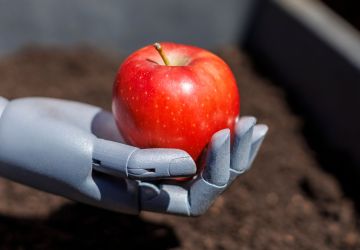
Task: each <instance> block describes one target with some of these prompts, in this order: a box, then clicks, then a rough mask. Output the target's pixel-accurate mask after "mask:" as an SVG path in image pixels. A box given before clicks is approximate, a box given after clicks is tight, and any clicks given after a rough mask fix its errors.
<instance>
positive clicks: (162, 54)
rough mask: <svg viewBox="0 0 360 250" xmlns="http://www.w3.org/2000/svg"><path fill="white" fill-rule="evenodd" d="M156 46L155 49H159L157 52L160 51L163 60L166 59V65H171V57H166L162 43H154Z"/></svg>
mask: <svg viewBox="0 0 360 250" xmlns="http://www.w3.org/2000/svg"><path fill="white" fill-rule="evenodd" d="M154 47H155V49H156V50H157V52H159V54H160V56H161V58H162V60H163V61H164V63H165V65H166V66H170V61H169V59H168V58H167V57H166V55H165V53H164V51H163V49H162V47H161V44H160V43H154Z"/></svg>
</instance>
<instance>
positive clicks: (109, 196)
mask: <svg viewBox="0 0 360 250" xmlns="http://www.w3.org/2000/svg"><path fill="white" fill-rule="evenodd" d="M249 119H250V121H251V123H252V125H248V124H247V123H246V122H245V125H247V127H246V126H245V125H242V122H241V121H243V119H241V120H240V122H239V123H238V127H240V128H237V135H236V140H235V143H234V147H233V150H232V153H230V141H229V135H228V134H229V132H228V131H227V130H223V131H219V132H218V133H216V134H215V135H214V137H213V140H212V142H211V144H210V147H209V150H208V151H209V153H208V156H207V161H206V164H207V165H206V167H205V172H203V173H201V174H199V175H198V177H197V178H195V179H193V180H191V181H187V182H173V183H169V181H165V180H163V181H161V182H158V183H161V184H159V185H155V184H154V182H150V181H151V180H154V179H159V178H171V177H179V176H192V175H194V173H195V171H196V166H195V163H194V162H193V160H192V159H191V157H190V156H189V155H188V154H187V153H186V152H184V151H182V150H177V149H138V148H136V147H132V146H129V145H125V144H124V143H123V141H122V137H121V135H120V134H119V133H118V131H117V128H116V125H115V122H114V120H113V118H112V115H111V113H109V112H106V111H103V110H101V109H100V108H98V107H94V106H90V105H87V104H82V103H77V102H71V101H64V100H57V99H50V98H23V99H17V100H13V101H11V102H7V100H5V99H3V98H0V175H1V176H3V177H6V178H9V179H12V180H14V181H17V182H20V183H23V184H26V185H29V186H32V187H35V188H38V189H41V190H44V191H47V192H51V193H55V194H58V195H62V196H65V197H68V198H70V199H73V200H77V201H80V202H84V203H88V204H91V205H94V206H98V207H102V208H106V209H109V210H113V211H118V212H124V213H132V214H136V213H139V212H140V211H141V210H147V211H155V212H161V213H174V214H182V215H187V216H194V215H199V214H201V213H204V212H205V211H206V209H207V208H208V207H209V206H210V204H211V203H212V201H213V200H214V199H215V198H216V197H217V196H218V195H219V194H220V193H221V192H222V191H223V190H224V189H225V188H226V187H227V186H228V185H229V183H230V182H231V181H233V179H235V177H236V176H238V175H239V174H241V173H243V172H244V171H245V170H246V169H247V168H248V167H249V166H250V164H251V162H252V160H253V158H254V156H255V155H256V152H257V150H258V147H259V146H260V143H261V142H260V141H261V140H262V138H263V137H264V136H265V133H266V127H264V129H263V132H262V133H260V134H261V135H260V136H258V137H259V138H258V139H256V136H254V135H253V134H256V133H255V130H258V129H256V126H255V128H254V123H255V119H254V118H246V120H249ZM257 126H258V128H261V125H257ZM259 126H260V127H259ZM249 131H251V132H249ZM252 131H254V133H253V132H252ZM264 131H265V132H264ZM249 133H250V134H251V135H250V134H249ZM243 138H245V139H243ZM235 145H238V146H235ZM244 145H245V146H244ZM240 148H243V149H240ZM239 154H240V156H239ZM244 157H245V158H246V160H244ZM239 162H241V164H243V165H241V164H240V165H239ZM135 179H136V180H135Z"/></svg>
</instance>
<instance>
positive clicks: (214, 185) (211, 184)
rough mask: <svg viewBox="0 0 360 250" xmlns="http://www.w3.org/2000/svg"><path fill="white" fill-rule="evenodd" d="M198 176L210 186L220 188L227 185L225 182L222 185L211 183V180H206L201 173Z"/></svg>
mask: <svg viewBox="0 0 360 250" xmlns="http://www.w3.org/2000/svg"><path fill="white" fill-rule="evenodd" d="M200 177H201V179H202V180H203V181H204V182H205V183H207V184H209V185H210V186H212V187H214V188H218V189H222V188H225V187H226V186H227V183H225V184H224V185H221V186H219V185H216V184H214V183H211V182H209V181H207V180H206V179H205V178H204V177H203V173H201V174H200Z"/></svg>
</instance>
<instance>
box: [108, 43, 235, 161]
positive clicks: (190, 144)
mask: <svg viewBox="0 0 360 250" xmlns="http://www.w3.org/2000/svg"><path fill="white" fill-rule="evenodd" d="M239 105H240V100H239V92H238V89H237V85H236V81H235V78H234V75H233V74H232V72H231V70H230V68H229V67H228V65H227V64H226V63H225V62H224V61H223V60H222V59H220V58H219V57H218V56H216V55H214V54H213V53H211V52H209V51H206V50H204V49H200V48H197V47H193V46H188V45H183V44H176V43H168V42H163V43H161V46H160V44H156V46H153V45H149V46H146V47H144V48H142V49H140V50H138V51H136V52H134V53H133V54H131V55H130V56H129V57H128V58H127V59H126V60H125V61H124V62H123V63H122V65H121V66H120V68H119V71H118V73H117V76H116V80H115V83H114V92H113V104H112V108H113V113H114V116H115V120H116V123H117V126H118V128H119V130H120V131H121V133H122V135H123V136H124V138H125V140H126V141H127V142H128V143H130V144H132V145H134V146H138V147H140V148H152V147H161V148H178V149H183V150H185V151H187V152H188V153H189V154H190V155H191V156H192V157H193V159H194V160H196V159H197V158H198V157H199V155H200V153H201V152H202V150H203V149H204V147H205V146H206V145H207V143H208V142H209V141H210V139H211V137H212V135H213V134H214V133H215V132H217V131H219V130H221V129H224V128H230V129H231V130H233V129H234V125H235V122H236V119H237V117H238V116H239Z"/></svg>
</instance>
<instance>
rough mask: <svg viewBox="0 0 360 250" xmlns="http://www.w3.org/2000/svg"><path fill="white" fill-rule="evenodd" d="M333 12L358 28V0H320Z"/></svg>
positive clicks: (359, 6) (359, 18)
mask: <svg viewBox="0 0 360 250" xmlns="http://www.w3.org/2000/svg"><path fill="white" fill-rule="evenodd" d="M322 1H323V2H324V3H325V4H327V5H328V6H329V7H330V8H332V9H333V10H334V11H335V12H337V13H338V14H339V15H341V16H342V17H343V18H345V19H346V20H347V21H348V22H350V23H351V24H352V25H353V26H354V27H355V28H357V29H358V30H360V15H359V10H360V2H359V1H358V0H322Z"/></svg>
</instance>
